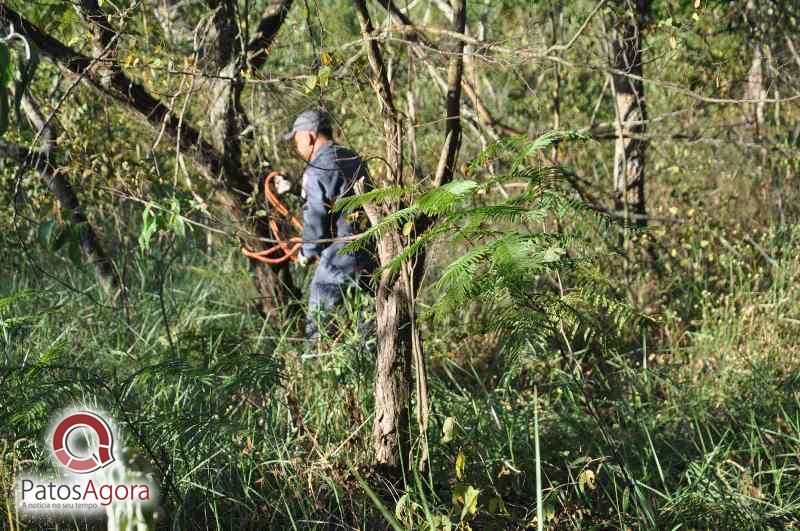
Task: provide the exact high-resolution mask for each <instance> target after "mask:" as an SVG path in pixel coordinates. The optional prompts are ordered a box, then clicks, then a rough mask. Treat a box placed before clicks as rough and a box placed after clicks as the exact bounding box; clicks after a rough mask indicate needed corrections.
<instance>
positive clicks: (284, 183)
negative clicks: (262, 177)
mask: <svg viewBox="0 0 800 531" xmlns="http://www.w3.org/2000/svg"><path fill="white" fill-rule="evenodd" d="M267 179H272V185H273V187H274V188H275V193H276V194H278V195H283V194H285V193H286V192H288V191H290V190H291V189H292V181H290V180H289V179H287V178H286V177H285V176H284V175H283V174H282V173H281V172H278V171H272V172H270V173H269V175H267Z"/></svg>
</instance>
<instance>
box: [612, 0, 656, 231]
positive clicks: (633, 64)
mask: <svg viewBox="0 0 800 531" xmlns="http://www.w3.org/2000/svg"><path fill="white" fill-rule="evenodd" d="M648 3H649V2H648V0H636V1H635V3H634V4H633V6H632V9H634V11H631V10H629V9H625V10H624V12H622V13H621V14H620V15H619V16H618V18H617V20H616V28H615V36H614V37H615V38H614V42H613V46H612V49H613V56H612V58H611V66H612V67H613V68H614V69H615V70H618V71H621V72H622V73H620V74H612V82H613V88H614V98H615V105H616V111H617V141H616V145H615V147H614V208H615V210H617V211H618V212H622V213H623V214H624V217H625V219H626V222H627V221H629V220H630V219H631V218H634V217H635V218H636V221H637V223H638V224H640V225H644V224H645V220H646V204H645V152H646V150H647V142H646V141H645V140H644V139H643V138H642V135H644V133H645V131H646V129H647V126H646V124H645V120H647V110H646V106H645V97H644V84H643V83H642V81H641V79H634V78H631V77H628V76H627V75H624V74H630V75H634V76H638V77H641V76H642V34H641V27H642V24H643V20H644V16H645V15H646V13H647V9H648ZM622 4H623V6H627V5H628V4H627V2H622ZM623 73H624V74H623ZM631 214H635V216H632V215H631Z"/></svg>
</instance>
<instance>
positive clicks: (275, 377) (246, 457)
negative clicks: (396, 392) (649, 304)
mask: <svg viewBox="0 0 800 531" xmlns="http://www.w3.org/2000/svg"><path fill="white" fill-rule="evenodd" d="M673 237H674V238H676V239H678V238H680V237H682V235H680V234H676V235H674V236H673ZM721 238H725V239H726V241H728V243H730V248H728V247H726V246H725V245H724V244H722V243H720V242H721ZM708 241H709V242H710V244H708V245H705V246H702V247H700V246H698V247H697V249H696V250H693V249H694V247H692V249H689V250H686V254H685V255H681V254H679V255H678V256H674V257H670V255H669V253H666V254H665V258H664V260H665V263H666V264H667V265H668V266H669V267H673V268H675V269H680V270H681V273H680V276H679V275H678V274H677V273H675V276H674V277H670V278H675V279H680V280H674V281H673V282H654V280H653V278H652V273H651V272H650V271H648V270H646V269H645V268H644V267H643V268H641V269H640V270H639V271H638V272H634V275H638V276H634V282H635V283H638V287H639V288H641V289H643V290H645V289H646V290H651V291H653V290H656V291H657V290H662V291H663V293H662V295H664V297H663V298H662V299H661V302H660V303H659V304H658V307H657V308H656V310H657V311H655V312H654V315H656V316H657V320H656V321H655V323H654V324H652V325H651V326H649V327H648V328H645V329H637V330H629V331H625V332H624V333H623V334H621V335H617V336H615V337H614V338H613V340H607V341H603V342H601V341H593V342H589V343H583V342H582V341H581V338H580V337H571V336H570V337H568V338H567V339H566V341H568V342H569V345H568V347H569V348H566V347H567V346H566V345H565V344H555V343H554V344H546V345H531V349H530V352H528V353H527V355H523V356H520V358H519V360H518V361H517V363H516V364H515V365H514V366H513V367H508V366H505V365H503V364H501V363H499V362H498V360H496V359H495V358H494V357H493V352H494V348H495V347H496V343H497V338H493V337H491V335H486V334H484V333H482V332H481V329H480V326H479V325H480V321H481V316H480V312H479V309H469V311H467V309H465V313H464V315H465V316H472V317H468V318H463V319H461V322H460V325H459V326H457V327H456V326H453V327H451V328H439V329H433V328H431V326H432V325H429V324H428V325H426V330H427V333H428V339H427V346H428V351H429V353H430V357H431V363H430V366H431V381H430V388H431V394H432V404H433V411H432V422H431V426H430V432H429V433H428V438H429V440H430V441H431V468H430V470H429V472H428V473H427V474H425V475H412V476H409V477H407V478H406V480H405V482H404V481H402V480H401V481H399V482H398V481H392V480H390V479H389V478H384V477H381V476H380V475H379V474H378V473H376V472H375V471H372V470H371V469H370V468H369V467H368V466H366V465H367V464H368V463H369V461H370V441H371V436H370V434H371V423H372V416H371V411H372V382H371V380H372V374H371V370H372V366H371V360H370V357H369V354H368V351H366V350H365V349H363V347H362V346H361V344H360V342H359V341H357V338H354V336H353V334H354V332H352V331H348V330H346V331H345V333H344V334H342V335H341V336H337V337H334V338H331V339H330V341H329V343H328V345H329V346H330V348H329V349H328V350H327V352H328V353H329V355H327V356H323V357H320V358H316V359H315V360H313V361H308V362H304V363H301V362H300V361H298V357H297V354H298V353H299V352H301V350H302V348H301V347H302V343H301V342H300V341H298V339H299V338H296V337H294V335H293V332H292V331H291V330H288V331H287V330H284V329H277V330H276V329H272V328H270V327H269V326H267V325H265V324H264V323H263V321H262V320H261V319H260V318H259V317H258V315H257V314H256V313H254V312H253V313H251V312H248V311H247V310H243V308H245V309H246V308H248V305H249V303H250V302H251V299H250V297H252V296H253V294H252V292H251V291H250V290H251V288H250V284H249V280H248V278H247V274H246V272H244V270H243V268H242V267H241V266H240V265H239V264H240V262H239V261H238V260H239V258H238V257H237V256H236V255H233V254H232V255H230V256H226V255H217V256H214V257H211V258H210V257H205V256H204V255H202V254H200V253H197V252H195V251H194V250H193V249H191V248H180V247H178V248H177V250H176V251H174V252H175V253H177V256H170V257H168V259H165V257H163V256H159V255H157V254H153V255H148V256H142V257H140V258H137V259H136V260H134V261H132V262H131V263H130V264H129V265H128V267H129V270H128V279H129V283H130V285H131V289H130V291H129V299H128V301H127V306H125V305H122V304H117V305H114V304H112V301H111V298H110V297H109V296H108V295H107V294H104V293H103V292H102V291H101V290H100V289H99V288H98V287H96V286H94V285H93V281H92V278H91V276H89V275H88V274H87V273H85V272H82V271H79V270H76V269H74V268H73V267H72V266H67V265H57V267H53V268H52V269H51V270H50V271H49V273H51V274H52V275H53V276H54V277H56V278H58V279H59V281H58V282H57V281H55V280H53V279H52V278H49V277H47V276H43V275H41V274H40V273H39V272H38V271H37V270H34V269H31V268H30V266H29V265H28V266H24V265H23V268H22V269H20V270H18V271H15V272H14V274H9V272H4V278H6V279H9V280H8V281H7V282H6V283H5V284H4V285H3V286H2V287H0V289H1V290H2V291H0V338H1V339H0V345H1V347H0V349H1V352H2V367H1V368H0V371H1V372H0V396H2V402H0V438H2V442H1V443H0V445H1V446H2V448H3V454H2V455H3V458H2V460H0V485H2V487H3V488H2V491H3V503H2V508H3V509H2V510H3V522H4V526H5V527H8V528H10V529H17V528H19V529H36V528H44V527H45V526H47V525H51V526H52V525H56V524H55V523H50V524H46V523H44V522H37V521H28V520H22V519H21V518H20V516H19V515H18V513H17V512H16V509H15V508H14V506H13V499H12V496H13V489H12V487H13V481H14V478H15V476H16V474H18V473H19V472H20V471H22V470H25V471H40V472H46V471H47V470H49V469H50V467H51V465H50V464H49V461H48V459H47V458H46V452H45V448H44V442H43V440H42V436H43V430H44V428H45V427H46V425H47V424H48V422H49V420H50V416H51V415H52V414H53V413H54V412H55V411H57V410H59V409H60V408H62V407H63V406H64V405H65V404H67V403H70V402H83V403H89V404H96V405H97V406H99V407H101V408H102V409H104V410H106V411H108V412H110V413H111V414H112V415H113V417H114V418H115V419H116V422H117V424H118V425H119V426H120V428H121V431H122V432H123V438H124V441H123V442H124V445H125V447H126V448H127V452H128V454H129V456H130V459H131V460H132V461H133V462H134V463H135V466H136V467H138V468H140V469H142V470H146V471H150V472H152V473H153V475H154V477H155V478H156V481H157V482H158V483H159V485H160V487H161V493H162V499H161V510H160V513H159V514H158V515H157V525H158V526H159V527H161V528H165V529H167V528H171V529H235V528H239V529H280V530H283V529H390V528H397V527H398V526H401V527H404V528H407V529H457V528H459V526H461V528H463V529H466V528H468V527H469V528H472V529H525V528H527V527H528V526H541V527H542V528H547V529H608V528H637V529H638V528H643V529H678V528H680V529H765V528H781V527H790V526H792V525H798V523H799V522H798V515H799V514H800V468H799V467H798V461H797V455H798V450H800V381H798V376H797V375H798V374H800V373H798V370H797V369H798V367H797V365H798V362H797V357H796V352H797V351H798V346H800V345H798V343H800V341H798V338H800V334H798V328H800V303H799V302H798V301H800V293H799V292H798V291H800V288H798V283H797V281H798V276H800V264H798V259H797V256H798V255H800V253H798V251H800V234H798V233H797V232H796V231H795V232H792V231H783V232H772V233H765V234H764V235H762V236H756V237H754V240H753V241H756V242H757V243H758V247H760V248H761V249H760V250H759V249H758V248H756V246H754V245H752V244H748V243H747V242H742V243H731V242H732V241H734V240H733V239H732V238H731V236H730V235H729V234H727V233H724V232H719V233H716V234H712V235H709V236H708ZM662 243H663V244H664V245H665V246H669V245H671V244H672V243H671V242H669V241H664V242H662ZM712 251H713V252H714V253H715V254H716V256H715V259H714V260H713V262H709V261H708V253H709V252H712ZM701 252H702V253H703V254H702V255H701V254H700V253H701ZM691 253H697V254H691ZM764 254H767V256H768V257H769V259H770V260H767V259H766V258H765V257H764ZM684 259H685V260H687V262H686V263H684V264H683V265H682V264H681V260H684ZM694 264H699V265H698V266H697V267H695V266H694ZM26 268H27V269H26ZM161 273H163V274H161ZM162 281H163V285H162V284H161V282H162ZM634 287H636V286H634ZM431 296H433V295H431ZM658 297H659V295H655V296H653V298H658ZM537 393H538V396H537ZM448 419H449V420H448ZM412 428H413V427H412ZM537 448H538V451H536V449H537ZM538 477H540V478H541V483H540V486H538V487H537V484H538V483H539V482H538V481H537V478H538ZM57 525H58V527H59V528H61V529H73V528H85V527H91V526H92V525H94V526H97V525H102V523H95V524H91V523H90V524H86V523H83V522H78V521H62V522H60V523H58V524H57Z"/></svg>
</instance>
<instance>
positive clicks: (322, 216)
mask: <svg viewBox="0 0 800 531" xmlns="http://www.w3.org/2000/svg"><path fill="white" fill-rule="evenodd" d="M284 139H285V140H287V141H289V140H293V141H294V146H295V149H296V150H297V153H298V154H299V155H300V157H302V158H303V160H305V161H306V162H307V163H308V164H307V166H306V169H305V171H304V172H303V188H302V190H303V191H302V194H301V195H302V196H303V198H304V199H305V203H304V205H303V240H304V242H305V243H304V244H303V246H302V249H301V251H300V255H299V259H298V263H299V264H300V265H302V266H306V265H308V264H309V263H311V262H313V261H318V262H319V263H318V265H317V269H316V271H314V277H313V279H312V280H311V289H310V291H311V292H310V294H309V298H308V316H307V318H306V338H307V339H308V340H309V341H310V342H312V343H314V342H316V340H318V338H319V336H320V325H321V324H322V323H323V322H324V321H325V320H326V317H328V316H329V314H330V312H331V310H332V309H333V308H334V307H335V306H338V305H339V304H341V302H342V300H343V297H344V293H345V292H346V291H347V289H348V288H349V287H355V288H358V286H359V279H360V275H362V274H365V273H369V272H371V271H372V269H373V268H374V260H372V259H371V258H370V257H369V255H368V254H367V253H365V252H363V251H359V252H356V253H353V254H339V250H340V249H341V248H342V247H344V246H345V245H347V243H348V241H343V240H342V238H347V237H348V236H352V235H353V234H356V233H357V232H358V231H357V230H356V227H355V224H354V223H353V222H352V221H351V220H350V219H348V216H347V215H346V214H345V213H343V212H333V211H332V207H333V205H334V203H336V200H337V199H339V198H340V197H346V196H350V195H353V194H354V193H355V190H354V185H355V183H356V181H358V180H359V179H360V178H362V177H363V178H364V182H365V185H366V186H367V188H369V185H370V177H369V173H368V172H367V167H366V165H365V164H364V163H363V162H362V160H361V157H359V156H358V154H356V153H355V152H353V151H351V150H349V149H347V148H344V147H342V146H340V145H338V144H336V142H334V140H333V127H332V126H331V120H330V116H329V115H328V114H327V113H325V112H324V111H318V110H309V111H305V112H303V113H301V114H300V115H299V116H298V117H297V118H296V119H295V121H294V124H293V125H292V129H291V130H290V131H289V132H288V133H286V134H285V135H284ZM331 239H334V241H333V242H331V241H319V240H331ZM360 324H361V325H363V323H360Z"/></svg>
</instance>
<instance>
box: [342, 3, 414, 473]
mask: <svg viewBox="0 0 800 531" xmlns="http://www.w3.org/2000/svg"><path fill="white" fill-rule="evenodd" d="M355 4H356V9H357V11H358V17H359V22H360V24H361V34H362V36H363V37H364V39H365V41H366V44H365V46H366V47H367V55H368V58H369V63H370V67H371V68H372V72H373V76H374V80H373V88H374V89H375V93H376V94H377V96H378V99H379V100H380V104H381V111H382V114H383V130H384V136H385V138H386V160H387V163H388V164H387V165H388V168H389V172H390V173H391V175H390V176H389V177H390V179H391V181H392V182H393V183H395V184H400V183H402V170H403V133H402V119H401V117H400V115H399V114H398V112H397V109H396V107H395V104H394V100H393V97H392V91H391V86H390V85H389V79H388V77H387V75H386V66H385V63H384V61H383V57H382V55H381V50H380V46H379V45H378V43H377V41H375V40H373V39H372V34H373V31H374V28H373V26H372V21H371V19H370V15H369V11H368V10H367V6H366V2H365V1H364V0H355ZM370 217H371V221H372V222H373V223H375V222H377V221H378V219H377V215H376V214H374V213H373V215H372V216H370ZM372 218H375V219H372ZM402 249H403V246H402V240H401V238H400V235H399V234H398V233H397V232H396V231H390V232H388V233H386V234H384V235H382V236H381V237H380V239H379V240H378V257H379V259H380V262H381V264H382V265H383V264H386V263H388V262H389V261H390V260H391V259H392V258H394V257H395V256H397V255H398V254H399V253H400V252H401V251H402ZM410 288H411V286H410V284H409V279H408V278H407V275H405V274H401V275H399V276H398V275H393V274H392V273H391V272H390V271H388V270H386V271H384V272H383V273H382V274H381V277H380V279H379V281H378V289H377V291H376V295H375V310H376V313H377V319H376V320H377V326H378V358H377V362H376V368H375V369H376V373H375V422H374V424H373V428H372V435H373V448H374V451H375V461H376V463H377V464H378V465H382V466H387V467H391V468H396V467H397V466H399V465H401V464H405V465H407V464H408V459H409V454H408V449H409V444H408V409H409V408H408V403H409V398H410V382H411V366H412V361H411V360H412V355H413V348H414V343H415V342H414V340H413V338H412V334H413V333H414V332H415V331H416V329H415V327H414V326H413V323H412V321H413V319H414V315H413V314H411V313H410V311H409V309H410V308H409V293H410Z"/></svg>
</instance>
